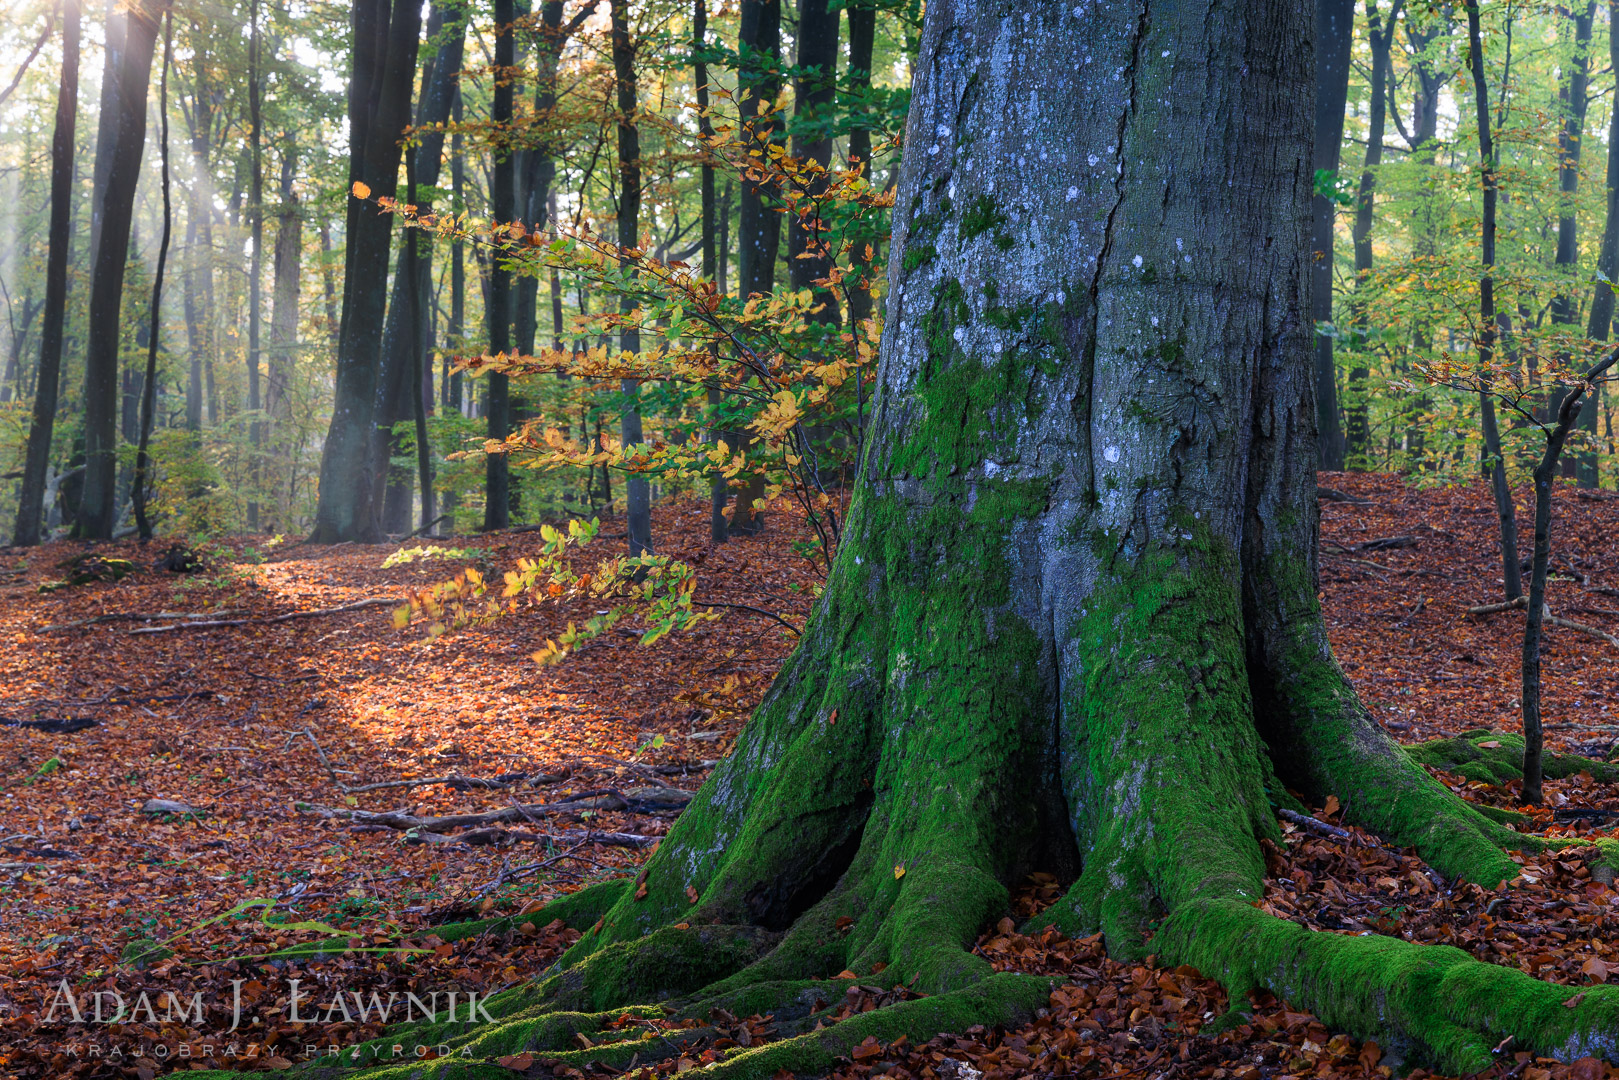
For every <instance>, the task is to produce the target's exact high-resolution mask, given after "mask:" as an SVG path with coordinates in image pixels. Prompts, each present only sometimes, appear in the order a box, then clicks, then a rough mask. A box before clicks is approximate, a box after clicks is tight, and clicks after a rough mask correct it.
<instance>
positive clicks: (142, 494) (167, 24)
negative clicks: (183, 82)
mask: <svg viewBox="0 0 1619 1080" xmlns="http://www.w3.org/2000/svg"><path fill="white" fill-rule="evenodd" d="M173 60H174V11H173V9H172V8H171V9H169V10H168V11H165V12H164V13H163V67H162V69H161V71H162V74H161V76H160V78H159V82H158V93H157V101H158V106H157V115H158V125H159V136H158V144H157V148H158V156H159V158H160V169H161V182H162V186H163V232H162V235H161V237H160V238H159V240H158V244H157V268H156V270H155V271H154V272H153V274H152V319H151V324H150V326H149V327H148V328H147V333H146V372H145V374H144V377H143V378H142V380H141V408H140V434H139V438H138V442H137V444H136V447H135V475H134V477H133V479H132V481H131V483H130V501H131V502H132V503H133V504H134V508H135V528H136V531H137V533H138V534H139V535H140V538H141V539H142V540H150V539H151V538H152V522H151V519H150V518H149V517H148V516H147V513H146V493H147V488H148V485H149V484H150V482H151V475H152V460H151V457H150V455H149V453H148V449H149V447H150V446H151V442H152V413H153V409H154V406H155V403H156V398H157V350H158V341H159V337H160V334H161V330H162V326H163V322H162V318H163V273H164V270H165V269H166V268H167V266H168V261H169V236H170V233H171V232H172V230H173V226H174V208H173V205H172V204H171V201H170V193H169V67H170V65H171V64H172V62H173Z"/></svg>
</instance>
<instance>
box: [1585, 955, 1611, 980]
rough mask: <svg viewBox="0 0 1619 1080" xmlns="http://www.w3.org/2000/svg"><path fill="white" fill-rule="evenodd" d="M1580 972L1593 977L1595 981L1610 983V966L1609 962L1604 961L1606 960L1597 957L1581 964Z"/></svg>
mask: <svg viewBox="0 0 1619 1080" xmlns="http://www.w3.org/2000/svg"><path fill="white" fill-rule="evenodd" d="M1580 971H1581V972H1582V973H1584V974H1586V975H1589V976H1591V978H1593V979H1595V980H1596V981H1597V982H1607V981H1608V964H1607V962H1606V961H1604V960H1599V959H1598V958H1597V957H1595V956H1593V957H1591V958H1590V959H1589V960H1587V961H1586V962H1585V963H1583V964H1581V965H1580Z"/></svg>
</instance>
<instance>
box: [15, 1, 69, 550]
mask: <svg viewBox="0 0 1619 1080" xmlns="http://www.w3.org/2000/svg"><path fill="white" fill-rule="evenodd" d="M78 115H79V2H78V0H62V73H61V80H60V82H59V84H58V89H57V93H56V128H55V131H54V133H53V134H52V136H51V217H50V236H49V239H48V241H47V243H48V245H49V248H48V251H47V254H46V256H45V311H44V315H43V321H42V323H41V326H40V333H39V375H38V378H37V379H36V381H35V391H34V407H33V412H32V413H31V415H30V417H29V425H28V450H27V452H26V454H25V456H24V458H23V478H22V490H21V492H20V494H19V499H18V504H17V526H16V530H15V532H14V533H13V536H12V543H13V544H15V545H16V546H18V547H24V546H29V545H33V544H37V543H39V542H40V539H41V531H42V530H41V526H42V524H43V520H44V510H45V474H46V472H47V471H48V469H49V466H50V460H51V438H52V436H53V435H54V433H55V430H56V403H57V397H58V394H59V392H60V390H61V383H62V330H63V326H64V325H65V323H66V320H67V265H68V255H69V248H71V247H72V244H73V150H74V133H75V131H76V129H77V126H78Z"/></svg>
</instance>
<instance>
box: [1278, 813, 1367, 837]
mask: <svg viewBox="0 0 1619 1080" xmlns="http://www.w3.org/2000/svg"><path fill="white" fill-rule="evenodd" d="M1276 816H1277V817H1279V818H1281V819H1282V820H1283V821H1291V822H1292V823H1293V824H1295V825H1298V826H1300V827H1301V828H1305V829H1310V830H1312V831H1314V832H1318V833H1323V834H1325V835H1327V836H1331V837H1333V838H1335V839H1338V840H1353V839H1354V838H1355V836H1354V834H1353V833H1351V832H1350V831H1349V830H1348V829H1340V828H1339V827H1338V826H1336V825H1328V824H1327V823H1326V822H1325V821H1322V820H1321V819H1320V818H1313V817H1311V816H1310V815H1309V814H1301V813H1299V812H1298V811H1297V810H1289V809H1287V808H1286V807H1278V808H1277V810H1276Z"/></svg>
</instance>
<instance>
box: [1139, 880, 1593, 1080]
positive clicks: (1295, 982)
mask: <svg viewBox="0 0 1619 1080" xmlns="http://www.w3.org/2000/svg"><path fill="white" fill-rule="evenodd" d="M1153 943H1154V945H1155V946H1156V947H1157V948H1158V950H1159V955H1160V956H1162V957H1164V958H1165V959H1166V960H1169V961H1171V962H1173V963H1181V964H1191V965H1193V966H1194V967H1196V968H1197V969H1198V970H1200V971H1202V972H1203V973H1204V974H1205V975H1208V976H1210V977H1212V978H1216V979H1218V980H1220V982H1222V983H1223V984H1225V986H1226V988H1227V990H1228V991H1229V992H1230V994H1231V996H1232V998H1233V999H1237V998H1239V997H1241V996H1242V995H1244V994H1246V993H1247V992H1248V991H1249V990H1252V989H1254V988H1263V989H1266V990H1269V991H1271V992H1272V993H1275V994H1277V995H1279V996H1281V997H1283V998H1284V999H1286V1000H1287V1001H1289V1002H1291V1003H1293V1004H1294V1005H1296V1006H1299V1007H1301V1008H1307V1009H1310V1010H1311V1011H1313V1012H1314V1013H1315V1014H1316V1015H1317V1016H1318V1017H1320V1018H1321V1021H1322V1022H1323V1023H1325V1024H1326V1025H1328V1026H1329V1027H1332V1028H1337V1029H1341V1030H1344V1031H1348V1032H1350V1033H1351V1034H1353V1035H1356V1036H1359V1037H1361V1038H1375V1039H1378V1040H1379V1041H1381V1042H1383V1043H1384V1044H1385V1046H1386V1047H1387V1048H1388V1049H1390V1050H1392V1051H1394V1052H1395V1053H1397V1054H1399V1055H1400V1056H1401V1057H1403V1058H1407V1059H1410V1060H1414V1061H1420V1062H1424V1063H1428V1064H1431V1065H1432V1066H1434V1067H1435V1068H1438V1069H1440V1070H1442V1071H1445V1072H1451V1073H1476V1072H1480V1071H1482V1070H1483V1069H1485V1068H1488V1067H1489V1066H1490V1065H1491V1064H1492V1061H1493V1056H1492V1050H1493V1048H1494V1047H1495V1046H1496V1045H1498V1044H1500V1043H1501V1041H1502V1040H1503V1039H1505V1038H1506V1037H1507V1036H1511V1037H1512V1044H1511V1045H1512V1046H1513V1047H1515V1048H1517V1049H1523V1050H1530V1051H1532V1052H1534V1053H1536V1054H1540V1055H1543V1056H1546V1057H1554V1058H1556V1059H1558V1060H1559V1061H1565V1062H1567V1061H1573V1060H1575V1059H1576V1058H1581V1057H1587V1056H1591V1057H1601V1058H1606V1059H1607V1060H1609V1061H1615V1060H1619V987H1607V986H1598V987H1586V988H1579V987H1570V986H1554V985H1552V984H1550V983H1544V982H1541V981H1540V980H1538V979H1534V978H1531V977H1530V976H1528V975H1525V974H1524V973H1523V972H1521V971H1518V970H1516V969H1514V968H1506V967H1497V966H1495V965H1493V964H1485V963H1481V962H1480V961H1477V960H1474V959H1473V958H1472V957H1471V956H1468V955H1467V954H1466V953H1464V952H1462V951H1461V950H1460V949H1455V948H1451V947H1449V946H1443V945H1414V944H1412V943H1410V942H1406V941H1401V940H1399V939H1396V938H1390V937H1378V936H1369V937H1350V936H1345V935H1341V934H1333V933H1326V932H1320V931H1311V930H1306V929H1304V928H1303V927H1300V926H1297V925H1295V924H1294V923H1291V922H1287V921H1286V920H1283V919H1278V918H1276V917H1275V916H1272V915H1267V914H1265V913H1264V912H1262V911H1260V910H1258V909H1256V908H1254V907H1252V906H1251V905H1249V904H1244V903H1240V902H1237V901H1233V900H1200V901H1195V902H1193V903H1190V904H1186V905H1183V906H1181V907H1180V908H1178V909H1177V910H1176V911H1175V912H1174V913H1173V914H1172V915H1171V916H1170V917H1169V919H1168V920H1166V921H1165V923H1164V925H1163V927H1162V928H1161V930H1160V931H1159V933H1158V936H1157V937H1156V938H1154V942H1153ZM1576 998H1577V999H1578V1000H1577V1001H1576V1000H1575V999H1576Z"/></svg>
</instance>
